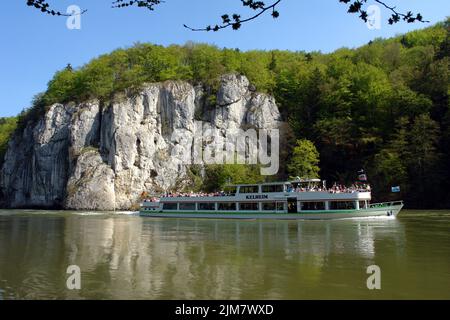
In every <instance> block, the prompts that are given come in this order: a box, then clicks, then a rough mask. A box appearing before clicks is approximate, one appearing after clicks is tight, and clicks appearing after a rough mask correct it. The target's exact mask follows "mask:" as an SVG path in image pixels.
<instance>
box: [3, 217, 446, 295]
mask: <svg viewBox="0 0 450 320" xmlns="http://www.w3.org/2000/svg"><path fill="white" fill-rule="evenodd" d="M70 265H77V266H79V268H80V270H81V278H80V280H81V289H80V290H69V289H68V288H67V286H66V281H67V279H68V277H69V276H70V274H67V268H68V267H69V266H70ZM371 265H377V266H379V267H380V279H381V289H379V290H377V289H374V290H369V289H368V288H367V278H368V277H370V274H368V273H367V267H369V266H371ZM0 299H450V211H402V213H401V214H400V216H399V217H397V218H388V217H383V218H366V219H349V220H334V221H258V220H255V221H237V220H191V219H155V218H141V217H139V216H136V215H133V214H130V213H95V212H58V211H30V210H18V211H14V210H0Z"/></svg>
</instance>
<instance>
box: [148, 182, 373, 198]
mask: <svg viewBox="0 0 450 320" xmlns="http://www.w3.org/2000/svg"><path fill="white" fill-rule="evenodd" d="M286 192H329V193H355V192H370V185H369V184H353V185H351V186H350V187H346V186H344V185H340V184H336V183H335V184H334V185H333V186H332V187H331V188H324V187H320V186H312V187H296V188H295V187H293V186H291V185H290V186H288V187H287V189H286ZM234 195H235V193H231V192H225V191H220V192H211V193H206V192H192V191H191V192H181V193H170V192H169V193H165V194H163V195H162V197H165V198H195V197H230V196H234ZM156 201H158V198H156V197H153V198H149V199H145V200H144V202H156Z"/></svg>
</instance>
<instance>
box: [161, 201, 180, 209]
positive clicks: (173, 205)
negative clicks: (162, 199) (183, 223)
mask: <svg viewBox="0 0 450 320" xmlns="http://www.w3.org/2000/svg"><path fill="white" fill-rule="evenodd" d="M177 208H178V206H177V203H173V202H172V203H164V205H163V209H164V210H177Z"/></svg>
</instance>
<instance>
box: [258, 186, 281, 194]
mask: <svg viewBox="0 0 450 320" xmlns="http://www.w3.org/2000/svg"><path fill="white" fill-rule="evenodd" d="M262 192H264V193H274V192H283V185H282V184H274V185H265V186H262Z"/></svg>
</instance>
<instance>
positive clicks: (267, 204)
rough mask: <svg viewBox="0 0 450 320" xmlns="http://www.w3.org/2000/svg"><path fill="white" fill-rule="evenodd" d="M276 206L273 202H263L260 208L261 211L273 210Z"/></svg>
mask: <svg viewBox="0 0 450 320" xmlns="http://www.w3.org/2000/svg"><path fill="white" fill-rule="evenodd" d="M275 208H276V203H275V202H263V204H262V209H263V211H274V210H275Z"/></svg>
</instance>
